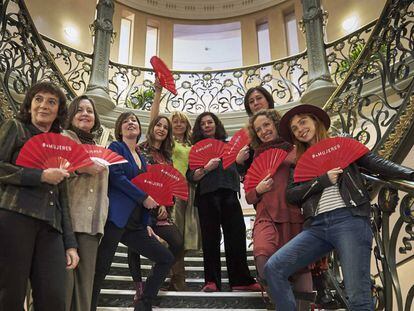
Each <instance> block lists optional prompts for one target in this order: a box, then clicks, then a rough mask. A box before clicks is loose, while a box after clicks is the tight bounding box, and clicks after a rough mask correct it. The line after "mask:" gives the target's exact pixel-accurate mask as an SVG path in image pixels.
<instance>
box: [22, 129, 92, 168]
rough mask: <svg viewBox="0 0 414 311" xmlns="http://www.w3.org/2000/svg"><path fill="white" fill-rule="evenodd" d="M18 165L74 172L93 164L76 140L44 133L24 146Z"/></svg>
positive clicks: (34, 137)
mask: <svg viewBox="0 0 414 311" xmlns="http://www.w3.org/2000/svg"><path fill="white" fill-rule="evenodd" d="M16 164H17V165H20V166H24V167H30V168H41V169H47V168H64V169H66V170H67V171H69V172H73V171H75V170H77V169H78V168H81V167H84V166H89V165H92V164H93V162H92V160H91V159H90V157H89V155H88V153H87V152H86V151H85V150H84V149H83V148H82V145H80V144H78V143H76V142H75V141H74V140H72V139H70V138H68V137H65V136H63V135H60V134H56V133H43V134H39V135H36V136H33V137H32V138H30V139H29V140H28V141H27V142H26V143H25V144H24V146H23V148H22V149H21V150H20V153H19V155H18V157H17V160H16Z"/></svg>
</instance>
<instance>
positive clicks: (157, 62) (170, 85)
mask: <svg viewBox="0 0 414 311" xmlns="http://www.w3.org/2000/svg"><path fill="white" fill-rule="evenodd" d="M150 63H151V65H152V68H153V69H154V72H155V75H156V77H157V79H158V81H159V82H160V84H161V85H162V86H163V87H165V88H166V89H167V90H169V91H170V92H171V93H173V94H174V95H177V89H176V88H175V81H174V77H173V75H172V73H171V71H170V70H169V69H168V67H167V65H166V64H165V63H164V62H163V61H162V60H161V58H159V57H157V56H153V57H151V59H150Z"/></svg>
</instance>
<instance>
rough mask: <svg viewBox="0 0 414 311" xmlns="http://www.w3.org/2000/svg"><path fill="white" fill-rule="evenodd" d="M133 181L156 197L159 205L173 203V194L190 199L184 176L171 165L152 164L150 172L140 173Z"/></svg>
mask: <svg viewBox="0 0 414 311" xmlns="http://www.w3.org/2000/svg"><path fill="white" fill-rule="evenodd" d="M131 182H132V183H133V184H134V185H136V186H137V187H138V188H139V189H141V190H142V191H144V192H146V193H147V194H148V195H150V196H151V197H152V198H154V200H155V201H156V202H157V203H158V205H164V206H171V205H173V204H174V201H173V196H176V197H180V198H182V199H185V200H186V199H188V185H187V183H186V181H185V179H184V176H182V174H181V173H180V172H179V171H178V170H176V169H175V168H173V167H172V166H169V165H165V164H156V165H150V166H149V168H148V172H146V173H143V174H140V175H138V176H137V177H135V178H133V179H132V180H131Z"/></svg>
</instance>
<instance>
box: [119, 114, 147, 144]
mask: <svg viewBox="0 0 414 311" xmlns="http://www.w3.org/2000/svg"><path fill="white" fill-rule="evenodd" d="M130 116H134V117H135V118H136V119H137V121H138V126H139V135H138V137H137V142H138V141H139V139H140V138H141V134H142V128H141V122H140V121H139V118H138V116H137V115H136V114H135V113H133V112H130V111H128V112H123V113H121V114H120V115H119V117H118V119H116V121H115V138H116V140H117V141H122V123H123V122H124V121H125V120H126V119H128V118H129V117H130Z"/></svg>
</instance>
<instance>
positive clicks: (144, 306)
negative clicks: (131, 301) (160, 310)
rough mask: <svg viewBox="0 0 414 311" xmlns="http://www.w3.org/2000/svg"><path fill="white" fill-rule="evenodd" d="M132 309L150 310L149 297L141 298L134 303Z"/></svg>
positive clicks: (139, 310) (136, 310) (137, 310)
mask: <svg viewBox="0 0 414 311" xmlns="http://www.w3.org/2000/svg"><path fill="white" fill-rule="evenodd" d="M134 311H152V303H151V301H150V300H149V299H146V298H142V299H141V300H139V301H138V303H137V304H136V305H135V308H134Z"/></svg>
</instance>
